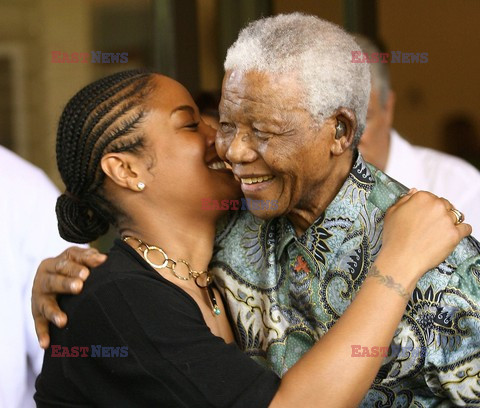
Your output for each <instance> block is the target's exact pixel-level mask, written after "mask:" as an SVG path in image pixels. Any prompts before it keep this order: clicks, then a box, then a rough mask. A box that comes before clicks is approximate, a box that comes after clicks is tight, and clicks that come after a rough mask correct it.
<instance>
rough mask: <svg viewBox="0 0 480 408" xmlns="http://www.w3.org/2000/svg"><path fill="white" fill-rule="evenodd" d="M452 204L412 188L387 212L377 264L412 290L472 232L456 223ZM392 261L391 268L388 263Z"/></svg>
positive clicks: (470, 229)
mask: <svg viewBox="0 0 480 408" xmlns="http://www.w3.org/2000/svg"><path fill="white" fill-rule="evenodd" d="M452 208H454V207H453V206H452V204H451V203H450V202H449V201H448V200H446V199H444V198H438V197H437V196H435V195H434V194H431V193H428V192H426V191H419V192H417V191H416V190H415V189H412V190H410V192H409V194H407V195H406V196H405V197H402V198H401V199H400V200H399V201H398V202H397V203H396V204H395V205H394V206H392V207H390V208H389V210H388V211H387V213H386V215H385V224H384V229H383V238H382V249H381V251H380V253H379V255H378V258H377V260H376V261H375V264H376V265H377V266H378V269H379V270H380V271H382V270H386V269H388V273H389V275H390V276H392V277H393V279H394V280H395V281H398V282H400V283H401V284H402V285H404V287H405V288H406V289H407V290H408V291H411V290H413V288H414V287H415V285H416V282H417V281H418V279H420V277H421V276H422V275H423V274H424V273H425V272H426V271H428V270H430V269H432V268H434V267H435V266H437V265H438V264H440V263H441V262H442V261H444V260H445V259H446V258H447V257H448V256H449V255H450V254H451V253H452V251H453V250H454V249H455V247H456V246H457V245H458V243H459V242H460V241H461V240H462V239H463V238H465V237H466V236H468V235H470V234H471V232H472V227H471V226H470V225H468V224H464V223H461V224H458V225H455V221H456V217H455V215H454V214H453V213H452V212H451V211H450V209H452ZM387 264H388V267H387V266H385V265H387Z"/></svg>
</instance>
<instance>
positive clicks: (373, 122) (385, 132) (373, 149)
mask: <svg viewBox="0 0 480 408" xmlns="http://www.w3.org/2000/svg"><path fill="white" fill-rule="evenodd" d="M393 108H394V95H393V92H390V93H389V95H388V98H387V101H386V103H385V104H382V102H381V100H380V94H379V92H378V91H377V90H376V89H375V88H374V87H372V91H371V92H370V100H369V103H368V113H367V126H366V128H365V131H364V132H363V135H362V137H361V138H360V144H359V146H358V147H359V149H360V152H361V153H362V155H363V157H364V158H365V160H366V161H367V162H369V163H372V164H373V165H374V166H375V167H377V168H379V169H380V170H385V166H386V163H387V160H388V152H389V144H390V128H391V125H392V120H393Z"/></svg>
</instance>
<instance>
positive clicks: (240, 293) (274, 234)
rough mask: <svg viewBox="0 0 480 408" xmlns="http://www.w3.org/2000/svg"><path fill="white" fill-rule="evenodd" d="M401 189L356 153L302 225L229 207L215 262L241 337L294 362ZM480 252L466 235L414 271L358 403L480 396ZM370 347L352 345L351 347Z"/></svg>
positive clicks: (353, 277)
mask: <svg viewBox="0 0 480 408" xmlns="http://www.w3.org/2000/svg"><path fill="white" fill-rule="evenodd" d="M406 190H407V189H406V188H405V187H404V186H402V185H401V184H399V183H398V182H396V181H394V180H392V179H391V178H389V177H388V176H387V175H385V174H384V173H382V172H381V171H379V170H377V169H376V168H374V167H373V166H370V165H367V164H366V163H365V162H364V161H363V159H362V157H361V156H360V155H358V158H357V160H356V162H355V165H354V166H353V168H352V170H351V172H350V175H349V176H348V178H347V180H346V181H345V183H344V185H343V186H342V188H341V190H340V191H339V193H338V194H337V196H336V197H335V199H334V200H333V201H332V203H331V204H330V205H329V207H328V208H327V209H326V211H325V213H324V214H322V216H320V217H319V218H318V219H317V220H316V221H315V222H314V223H313V224H312V225H311V226H310V227H309V228H308V230H307V231H305V233H304V234H303V235H302V236H300V237H297V235H296V234H295V231H294V228H293V226H292V224H291V223H290V222H289V221H288V219H287V218H286V217H280V218H276V219H272V220H267V221H263V220H261V219H258V218H256V217H254V216H253V215H252V214H251V213H249V212H248V211H238V212H236V213H235V214H234V216H233V218H232V219H230V222H226V223H225V225H224V226H223V227H222V228H221V230H220V231H219V234H218V236H217V249H216V253H215V256H214V258H213V261H212V267H213V269H214V271H215V273H216V275H217V282H218V284H219V287H220V288H221V289H223V294H224V296H225V299H226V301H227V302H228V305H229V307H230V311H231V314H232V319H233V321H234V323H235V324H236V332H237V333H236V334H237V339H238V342H239V344H240V347H241V348H242V349H243V350H244V351H245V352H246V353H248V354H249V355H250V356H252V357H253V358H255V359H257V360H258V361H259V362H262V361H263V362H264V363H265V362H266V363H267V364H268V365H269V366H270V367H272V368H273V370H274V371H275V372H276V373H277V374H278V375H280V376H281V375H283V374H284V373H285V372H286V371H287V370H288V369H289V368H290V367H291V366H292V365H293V364H295V362H296V361H297V360H298V359H299V358H300V357H301V356H302V355H303V354H304V353H305V352H306V351H307V350H309V349H310V348H311V347H312V346H313V344H314V343H315V342H316V341H317V340H318V339H319V338H320V337H322V336H323V335H324V334H325V333H326V332H327V331H328V330H329V329H330V328H331V327H332V326H333V325H334V324H335V322H336V321H337V320H338V319H339V318H340V316H341V315H342V313H343V312H344V311H345V309H346V308H347V307H348V305H349V304H350V303H351V302H352V300H353V298H354V297H355V294H356V292H357V291H358V290H359V288H360V286H361V284H362V282H363V281H364V279H365V276H366V274H367V272H368V269H369V267H370V265H371V264H372V263H373V261H374V260H375V258H376V256H377V255H378V252H379V250H380V247H381V244H382V228H383V218H384V215H385V211H386V210H387V209H388V208H389V207H390V206H391V205H393V204H394V203H395V202H396V201H397V199H398V198H399V196H400V195H401V194H402V193H404V192H405V191H406ZM479 208H480V203H479ZM479 254H480V245H479V243H478V241H476V240H475V239H474V238H471V237H469V238H466V239H464V240H463V241H462V242H461V243H460V244H459V245H458V246H457V248H456V249H455V251H454V252H453V253H452V254H451V256H449V257H448V259H447V260H445V261H444V262H442V263H441V264H440V265H439V266H438V267H436V268H435V269H433V270H431V271H429V272H428V273H427V274H426V275H424V276H423V277H422V278H421V279H420V281H419V283H418V285H417V287H416V289H415V291H414V293H413V295H412V297H411V300H410V302H409V304H408V306H407V309H406V312H405V314H404V316H403V318H402V321H401V323H400V325H399V326H398V329H397V331H396V333H395V337H394V339H393V342H392V344H391V346H390V349H389V350H388V351H386V352H385V354H386V355H387V356H386V357H385V360H384V362H383V366H382V368H381V369H380V371H379V373H378V375H377V378H376V380H375V382H374V383H373V385H372V387H371V388H370V390H369V392H368V394H367V395H366V397H365V399H364V400H363V402H362V404H361V406H362V407H433V406H435V407H451V406H455V405H458V406H469V407H480V306H479V301H480V255H479ZM352 346H353V345H352ZM369 352H370V351H369V350H368V349H367V350H363V349H362V348H356V349H355V350H354V348H353V347H352V356H353V355H356V356H359V355H362V356H368V354H369ZM372 352H373V351H372ZM345 369H346V370H348V367H345Z"/></svg>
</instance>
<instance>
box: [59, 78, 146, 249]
mask: <svg viewBox="0 0 480 408" xmlns="http://www.w3.org/2000/svg"><path fill="white" fill-rule="evenodd" d="M154 75H155V74H154V73H150V72H147V71H141V70H129V71H122V72H118V73H116V74H113V75H110V76H108V77H105V78H102V79H99V80H98V81H95V82H93V83H92V84H90V85H88V86H86V87H85V88H83V89H82V90H80V91H79V92H78V93H77V94H76V95H75V96H74V97H73V98H72V99H70V101H69V102H68V103H67V105H66V107H65V109H64V110H63V113H62V115H61V117H60V122H59V125H58V131H57V146H56V153H57V165H58V170H59V172H60V175H61V176H62V180H63V182H64V183H65V187H66V191H65V193H64V194H62V195H61V196H60V197H59V198H58V200H57V205H56V213H57V219H58V229H59V232H60V235H61V236H62V238H64V239H65V240H67V241H70V242H76V243H86V242H91V241H94V240H95V239H97V238H98V237H100V236H101V235H103V234H105V233H106V232H107V231H108V228H109V226H110V225H116V223H117V221H118V217H119V216H120V215H121V214H120V211H119V210H118V209H117V208H116V207H115V205H113V204H112V203H111V202H109V200H107V199H106V198H105V194H104V190H103V181H104V179H105V173H104V172H103V170H102V168H101V166H100V163H101V159H102V157H103V156H104V155H106V154H108V153H114V152H116V153H118V152H132V153H136V154H138V153H140V152H142V150H143V147H144V145H143V143H144V142H143V136H142V132H141V129H139V127H138V125H139V124H140V123H141V121H142V119H143V118H144V117H145V115H146V111H145V98H146V96H147V95H148V94H149V93H150V92H151V91H152V89H153V85H152V79H153V77H154Z"/></svg>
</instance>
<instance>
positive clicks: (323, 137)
mask: <svg viewBox="0 0 480 408" xmlns="http://www.w3.org/2000/svg"><path fill="white" fill-rule="evenodd" d="M352 51H359V48H358V46H357V44H356V43H355V42H354V41H353V39H352V38H351V37H350V36H349V35H348V34H346V33H345V32H344V31H343V30H341V29H340V28H339V27H337V26H335V25H333V24H330V23H328V22H325V21H322V20H320V19H318V18H316V17H313V16H305V15H301V14H291V15H281V16H277V17H273V18H266V19H262V20H259V21H256V22H253V23H252V24H250V25H249V26H248V27H246V28H245V29H244V30H243V31H242V32H241V33H240V36H239V38H238V40H237V41H236V42H235V44H234V45H233V46H232V47H231V48H230V50H229V52H228V55H227V59H226V62H225V69H226V74H225V79H224V83H223V92H222V100H221V104H220V129H219V131H218V134H217V150H218V152H219V154H220V155H221V156H222V157H223V158H224V159H225V160H226V161H228V162H229V163H230V164H231V166H232V169H233V172H234V173H235V175H236V176H237V177H238V179H239V180H240V182H241V186H242V190H243V192H244V194H245V196H246V197H247V198H250V199H255V200H275V201H276V202H277V203H278V206H276V207H273V208H272V207H269V209H268V210H254V209H252V210H251V211H252V212H246V211H239V212H237V213H236V214H234V215H233V217H232V218H231V219H230V220H228V221H227V222H225V224H224V225H223V226H222V228H220V230H219V233H218V236H217V251H216V253H215V256H214V259H213V261H212V267H213V268H214V269H215V271H216V274H217V277H218V282H219V285H220V287H221V288H223V293H224V296H225V299H226V300H227V301H228V304H229V306H230V310H231V315H232V320H233V322H234V323H235V326H236V330H237V335H238V336H237V337H238V340H239V343H240V346H241V347H242V348H243V349H244V350H245V352H247V353H248V354H249V355H251V356H252V357H254V358H256V359H257V360H258V361H259V362H266V363H268V364H269V365H270V366H271V367H272V368H273V369H274V370H275V371H276V372H277V373H278V374H280V375H282V374H284V373H285V371H286V370H288V369H289V368H290V367H291V366H292V365H293V364H294V363H295V362H296V361H297V360H298V359H299V358H300V357H301V356H302V354H303V353H305V351H307V350H308V349H309V348H310V347H312V345H313V344H314V343H315V341H317V340H318V339H319V338H320V337H321V336H322V335H324V334H325V333H326V332H327V331H328V330H329V329H330V328H331V327H332V326H333V325H334V324H335V322H336V321H337V320H338V318H339V317H340V316H341V314H342V313H343V312H344V311H345V309H346V308H347V307H348V305H349V304H350V303H351V301H352V299H353V298H354V296H355V294H356V292H357V291H358V289H359V287H360V286H361V285H362V283H363V281H364V279H365V277H366V274H367V271H368V270H369V268H371V265H372V264H373V261H374V260H375V259H376V256H377V254H378V252H379V249H380V247H381V244H382V227H383V217H384V215H385V211H386V210H387V209H388V208H389V207H390V206H391V205H392V204H393V203H394V202H395V201H396V200H397V199H398V197H399V196H400V195H401V194H403V193H404V192H405V191H406V190H405V188H404V187H403V186H402V185H400V184H398V183H397V182H395V181H394V180H392V179H390V178H389V177H388V176H386V175H385V174H383V173H382V172H381V171H379V170H377V169H376V168H374V167H372V166H369V165H367V164H366V163H365V162H364V161H363V159H362V157H361V156H360V155H359V154H358V152H357V149H356V146H357V144H358V141H359V138H360V135H361V134H362V132H363V129H364V127H365V120H366V119H365V118H366V111H367V105H368V98H369V87H370V85H369V84H370V78H369V71H368V67H367V66H366V65H365V64H352V63H351V62H350V61H351V52H352ZM270 202H271V201H270ZM453 215H454V216H455V219H456V220H457V222H461V221H462V220H461V214H460V213H458V212H456V211H455V210H453V211H452V219H453ZM479 252H480V247H479V244H478V242H477V241H475V240H474V239H473V238H467V239H465V240H464V241H463V242H462V243H461V244H460V245H459V246H458V247H457V248H456V250H455V251H454V252H453V253H452V254H451V256H450V257H449V258H448V259H447V260H446V261H445V262H443V263H442V264H441V265H439V266H438V267H437V268H435V269H433V270H431V271H429V272H428V273H427V274H426V275H425V276H424V277H423V278H422V279H421V280H420V281H419V283H418V286H417V288H416V289H415V291H414V293H413V296H412V297H411V299H410V303H409V305H408V308H407V311H406V313H405V315H404V317H403V319H402V322H401V324H400V326H399V327H398V331H397V333H396V335H395V338H394V341H393V343H392V346H391V350H390V353H389V355H388V357H386V359H385V362H384V365H383V367H382V369H381V370H380V372H379V374H378V377H377V379H376V381H375V382H374V384H373V385H372V387H371V389H370V391H369V392H368V394H367V395H366V397H365V400H364V402H363V406H365V407H371V406H380V405H381V406H396V407H410V406H417V407H432V406H439V405H440V404H443V405H442V406H451V404H458V405H469V406H472V404H473V405H475V404H479V401H480V386H479V384H478V373H479V371H480V362H479V357H480V334H479V333H480V308H479V306H478V302H479V299H480V255H479ZM58 259H62V257H60V258H57V260H54V262H57V263H56V266H55V267H56V268H57V269H59V270H61V269H62V266H61V265H58V262H64V260H60V261H58ZM405 261H406V262H407V261H409V262H411V260H405ZM50 264H51V260H50ZM69 265H70V266H69V267H70V268H73V266H72V265H71V263H70V264H69ZM44 268H47V266H44ZM52 269H55V268H52ZM63 269H67V268H63ZM372 269H373V275H374V276H375V277H377V278H378V279H379V280H382V281H384V282H385V284H386V285H389V286H393V287H394V288H395V287H396V286H395V285H394V284H393V283H392V282H390V281H388V279H386V278H385V277H384V276H383V275H382V274H381V272H379V271H377V270H375V268H372ZM50 272H53V270H52V271H50ZM65 272H66V271H65ZM70 272H71V270H70ZM42 273H45V272H42ZM370 273H372V272H370ZM67 282H68V281H67ZM57 290H58V289H57ZM49 301H50V299H49ZM39 303H40V302H39ZM37 306H38V305H37ZM47 314H49V313H47ZM40 324H41V322H40ZM351 352H352V354H351V355H352V358H368V357H369V356H371V355H378V353H379V352H382V353H385V355H386V354H387V353H386V351H385V350H378V347H376V346H375V345H361V344H352V351H351ZM345 369H348V367H345ZM329 380H332V381H334V379H329ZM312 387H315V384H312Z"/></svg>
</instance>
